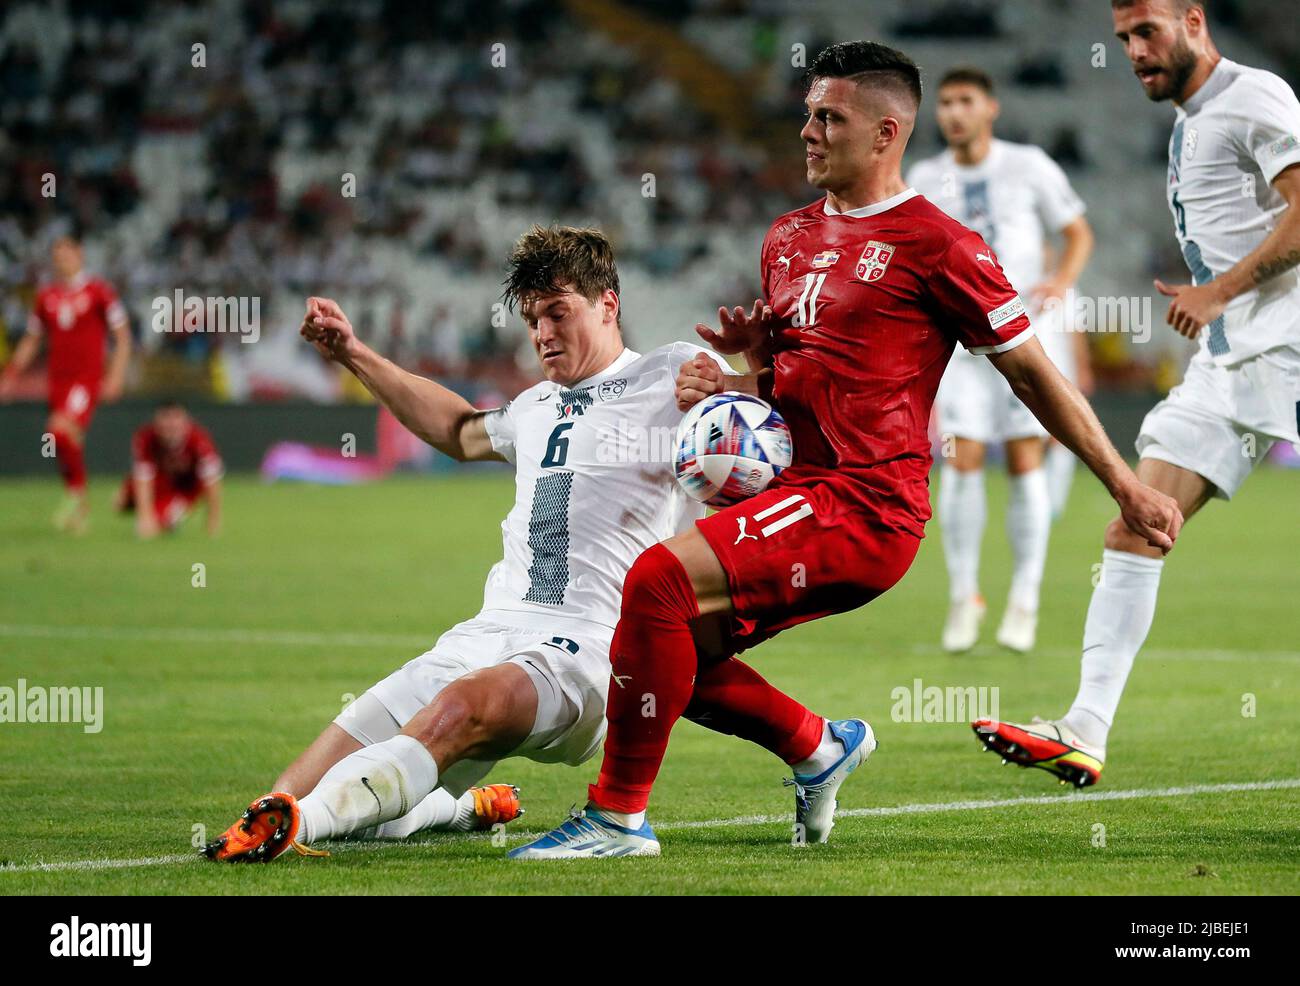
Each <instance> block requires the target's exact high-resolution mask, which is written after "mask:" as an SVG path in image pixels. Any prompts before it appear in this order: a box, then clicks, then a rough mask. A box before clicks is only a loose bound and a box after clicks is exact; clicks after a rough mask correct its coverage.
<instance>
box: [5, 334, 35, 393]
mask: <svg viewBox="0 0 1300 986" xmlns="http://www.w3.org/2000/svg"><path fill="white" fill-rule="evenodd" d="M40 351H41V336H40V333H39V332H25V333H23V337H22V339H21V340H19V342H18V345H17V346H16V347H15V348H14V354H13V357H12V358H11V359H10V360H9V362H8V364H6V366H5V368H4V371H3V372H0V400H8V399H9V397H10V396H11V395H12V393H13V386H14V383H15V382H16V381H17V380H18V378H19V376H21V375H22V374H23V372H24V371H25V370H26V369H27V367H29V366H31V365H32V360H34V359H36V354H37V353H39V352H40Z"/></svg>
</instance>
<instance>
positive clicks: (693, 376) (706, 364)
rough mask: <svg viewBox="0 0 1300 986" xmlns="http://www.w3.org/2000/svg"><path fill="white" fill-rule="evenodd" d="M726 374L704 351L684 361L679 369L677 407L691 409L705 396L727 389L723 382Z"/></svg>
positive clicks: (682, 409) (685, 409) (683, 409)
mask: <svg viewBox="0 0 1300 986" xmlns="http://www.w3.org/2000/svg"><path fill="white" fill-rule="evenodd" d="M726 376H727V374H726V373H724V372H723V370H722V367H720V366H718V364H717V363H715V362H714V361H713V360H711V359H709V357H708V356H706V355H705V354H704V353H699V354H697V355H696V357H695V359H693V360H691V361H690V362H689V363H683V364H682V368H681V369H680V370H678V371H677V391H676V394H677V409H678V410H679V411H689V410H690V409H691V408H693V407H694V406H695V405H696V404H698V403H699V402H700V401H702V400H704V398H706V397H711V396H713V395H714V394H720V393H722V392H723V391H724V390H726V389H727V387H726V384H725V383H723V380H724V379H725V378H726Z"/></svg>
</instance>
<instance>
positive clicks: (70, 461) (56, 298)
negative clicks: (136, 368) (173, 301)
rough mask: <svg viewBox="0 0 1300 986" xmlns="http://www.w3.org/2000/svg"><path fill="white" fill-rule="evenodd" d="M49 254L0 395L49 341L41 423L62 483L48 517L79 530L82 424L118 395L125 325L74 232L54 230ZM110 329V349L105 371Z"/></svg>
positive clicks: (127, 335) (125, 353)
mask: <svg viewBox="0 0 1300 986" xmlns="http://www.w3.org/2000/svg"><path fill="white" fill-rule="evenodd" d="M51 259H52V261H53V264H54V273H55V280H54V281H52V282H51V283H49V284H46V285H44V286H43V287H41V289H40V290H39V291H37V293H36V304H35V306H34V307H33V309H32V314H31V317H30V318H29V319H28V321H27V334H26V335H24V336H23V338H22V341H21V342H19V343H18V347H17V348H16V349H15V350H14V356H13V359H12V360H10V361H9V365H8V366H7V367H5V370H4V373H3V375H0V399H8V398H9V397H10V396H11V394H12V392H13V385H14V382H15V381H16V380H17V378H18V376H19V374H21V373H23V372H24V371H25V370H26V369H27V367H28V366H30V365H31V363H32V361H33V360H34V359H36V356H37V354H38V353H39V352H40V348H41V338H42V336H43V337H44V338H45V340H46V344H47V346H48V347H49V407H50V416H49V419H48V420H47V422H46V425H45V430H46V433H47V434H49V435H52V436H53V437H54V454H55V457H56V458H57V460H58V463H59V473H60V474H61V475H62V476H63V485H64V487H65V488H66V490H67V495H66V497H65V499H64V502H63V504H62V505H61V506H60V508H59V510H58V512H57V513H56V514H55V515H54V522H55V524H56V525H57V526H58V527H60V528H61V529H64V530H70V531H73V532H76V533H79V532H80V531H82V530H84V529H85V526H86V519H87V516H88V506H87V503H86V462H85V453H84V449H85V442H86V429H87V428H88V427H89V426H90V419H91V417H93V416H94V413H95V404H96V403H97V402H98V401H99V400H100V399H101V398H102V399H103V400H105V401H110V402H111V401H115V400H117V399H118V397H120V396H121V394H122V383H123V381H124V380H125V378H126V367H127V363H128V362H129V361H130V359H131V328H130V325H129V324H128V322H127V318H126V310H125V309H124V308H123V307H122V303H121V302H120V301H119V300H118V298H117V292H116V291H114V290H113V287H112V285H110V284H109V283H108V282H107V281H105V280H104V279H103V278H99V277H92V276H91V275H89V274H87V273H86V272H85V271H84V270H83V263H84V258H83V256H82V251H81V244H80V242H78V241H77V240H76V239H75V238H74V237H72V236H63V237H60V238H59V239H57V240H56V241H55V242H54V246H53V248H52V249H51ZM109 333H112V335H113V343H114V345H113V356H112V359H111V361H108V370H107V372H105V369H104V364H105V362H106V360H105V350H106V348H107V342H108V336H109Z"/></svg>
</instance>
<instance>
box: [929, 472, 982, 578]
mask: <svg viewBox="0 0 1300 986" xmlns="http://www.w3.org/2000/svg"><path fill="white" fill-rule="evenodd" d="M987 514H988V505H987V503H986V502H985V498H984V470H983V469H975V470H972V471H971V472H958V471H957V469H955V468H954V467H953V466H950V465H947V464H945V465H943V466H942V467H941V468H940V470H939V524H940V526H941V527H942V528H943V556H944V558H945V560H946V561H947V562H948V597H949V599H951V600H952V601H953V602H960V601H962V600H966V599H969V598H970V597H971V596H976V595H978V594H979V568H980V541H982V540H983V538H984V520H985V517H986V516H987Z"/></svg>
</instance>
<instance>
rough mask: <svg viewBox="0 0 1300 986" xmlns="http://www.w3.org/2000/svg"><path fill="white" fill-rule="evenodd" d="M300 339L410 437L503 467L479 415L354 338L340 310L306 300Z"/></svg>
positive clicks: (454, 395) (463, 457)
mask: <svg viewBox="0 0 1300 986" xmlns="http://www.w3.org/2000/svg"><path fill="white" fill-rule="evenodd" d="M301 333H302V336H303V338H304V339H306V340H307V341H308V342H310V343H311V344H312V345H314V346H315V347H316V349H317V351H318V352H319V353H320V354H321V355H322V356H324V357H325V358H326V359H329V360H333V361H334V362H336V363H339V364H340V365H342V366H346V367H347V368H348V369H349V370H351V371H352V373H353V374H354V375H355V376H356V378H357V379H358V380H360V381H361V382H362V383H363V384H364V385H365V387H366V389H367V390H369V391H370V392H371V393H372V394H374V395H375V398H376V399H377V400H379V402H380V403H382V404H383V405H384V406H385V407H386V408H388V410H390V411H392V412H393V416H394V417H395V418H397V420H398V421H400V422H401V423H402V424H403V425H405V426H406V428H407V429H408V430H409V431H411V433H412V434H414V435H416V436H418V437H419V438H420V439H422V440H423V441H425V442H428V443H429V444H430V445H432V446H433V447H434V448H436V449H437V450H438V451H439V452H442V453H444V454H445V455H449V456H451V457H452V458H453V459H457V460H459V461H461V462H466V461H477V460H484V459H493V460H497V461H505V459H504V457H503V456H501V455H500V454H498V453H497V452H496V451H494V450H493V448H492V441H491V439H490V438H489V437H488V432H487V425H486V424H485V423H484V420H483V419H484V417H485V416H486V415H487V412H486V411H480V410H478V409H476V408H475V407H474V405H472V404H470V402H469V401H467V400H465V398H463V397H461V396H460V394H457V393H455V392H454V391H451V390H448V389H447V388H446V387H443V386H441V385H440V384H436V383H434V382H433V381H432V380H429V379H427V378H425V377H421V376H417V375H416V374H414V373H408V372H407V371H406V370H403V369H402V368H401V367H399V366H397V365H395V364H394V363H392V362H390V361H389V360H386V359H384V357H382V356H380V355H379V354H378V353H376V352H375V351H374V350H373V349H371V348H370V347H369V346H367V345H366V344H365V343H363V342H362V341H361V340H360V339H358V338H357V337H356V334H355V333H354V332H353V331H352V323H351V322H349V321H348V318H347V316H346V315H344V314H343V309H341V308H340V307H339V306H338V304H337V303H336V302H334V301H331V300H330V299H329V298H308V299H307V315H306V317H305V318H304V319H303V322H302V329H301Z"/></svg>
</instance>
